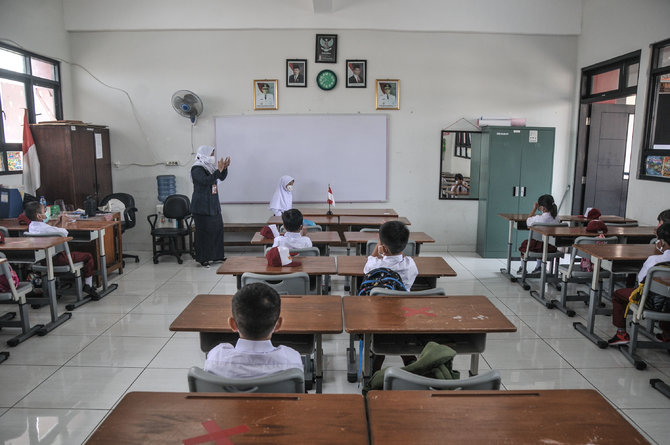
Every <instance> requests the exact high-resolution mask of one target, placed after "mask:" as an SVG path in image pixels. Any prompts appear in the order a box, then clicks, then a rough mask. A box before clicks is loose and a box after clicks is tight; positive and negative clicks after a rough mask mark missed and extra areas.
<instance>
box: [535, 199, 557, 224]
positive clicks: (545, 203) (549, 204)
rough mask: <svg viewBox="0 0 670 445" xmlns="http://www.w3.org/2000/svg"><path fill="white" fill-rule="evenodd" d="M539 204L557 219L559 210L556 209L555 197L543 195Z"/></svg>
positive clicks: (538, 201)
mask: <svg viewBox="0 0 670 445" xmlns="http://www.w3.org/2000/svg"><path fill="white" fill-rule="evenodd" d="M537 203H538V204H539V205H541V206H542V207H544V208H545V209H547V210H549V213H551V217H552V218H556V215H558V208H557V207H556V203H555V202H554V197H553V196H551V195H542V196H540V197H539V198H538V200H537Z"/></svg>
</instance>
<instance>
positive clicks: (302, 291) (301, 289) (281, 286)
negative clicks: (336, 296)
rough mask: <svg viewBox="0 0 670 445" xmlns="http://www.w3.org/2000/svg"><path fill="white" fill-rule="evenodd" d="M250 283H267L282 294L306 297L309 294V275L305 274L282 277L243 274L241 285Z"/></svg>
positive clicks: (296, 273) (291, 274)
mask: <svg viewBox="0 0 670 445" xmlns="http://www.w3.org/2000/svg"><path fill="white" fill-rule="evenodd" d="M250 283H265V284H267V285H268V286H270V287H272V288H274V289H275V290H276V291H277V292H279V293H280V294H290V295H306V294H308V293H309V275H307V273H305V272H295V273H289V274H281V275H267V274H259V273H251V272H245V273H243V274H242V279H241V285H242V286H246V285H247V284H250Z"/></svg>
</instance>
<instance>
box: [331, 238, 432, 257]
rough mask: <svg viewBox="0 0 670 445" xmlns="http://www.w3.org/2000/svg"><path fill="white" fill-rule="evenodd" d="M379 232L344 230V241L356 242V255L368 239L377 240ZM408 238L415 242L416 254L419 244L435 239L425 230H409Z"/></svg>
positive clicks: (360, 252) (348, 242)
mask: <svg viewBox="0 0 670 445" xmlns="http://www.w3.org/2000/svg"><path fill="white" fill-rule="evenodd" d="M378 239H379V233H375V232H344V242H346V243H347V244H356V255H361V254H362V247H363V246H364V245H366V244H367V242H368V241H377V240H378ZM409 239H410V240H411V241H414V242H415V243H416V254H417V255H418V254H419V251H420V246H421V244H423V243H434V242H435V240H434V239H433V238H431V237H430V236H428V234H426V233H425V232H410V233H409Z"/></svg>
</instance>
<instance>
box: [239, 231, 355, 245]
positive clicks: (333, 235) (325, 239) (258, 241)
mask: <svg viewBox="0 0 670 445" xmlns="http://www.w3.org/2000/svg"><path fill="white" fill-rule="evenodd" d="M305 236H306V237H308V238H309V239H311V240H312V244H313V245H329V244H338V243H340V242H342V239H341V238H340V234H339V233H338V232H317V231H314V232H307V233H306V234H305ZM273 242H274V240H273V239H271V238H265V237H264V236H263V235H261V233H260V232H256V233H255V234H254V237H253V238H251V244H253V245H272V243H273Z"/></svg>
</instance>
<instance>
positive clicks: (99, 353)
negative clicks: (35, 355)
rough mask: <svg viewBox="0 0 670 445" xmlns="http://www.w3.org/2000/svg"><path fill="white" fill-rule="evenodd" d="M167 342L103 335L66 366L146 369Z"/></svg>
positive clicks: (150, 338) (153, 338)
mask: <svg viewBox="0 0 670 445" xmlns="http://www.w3.org/2000/svg"><path fill="white" fill-rule="evenodd" d="M166 342H167V339H166V338H156V337H147V338H143V339H142V341H137V339H136V338H134V337H115V336H111V335H102V336H100V337H98V338H97V339H96V340H95V341H94V342H93V343H91V344H90V345H88V346H87V347H86V348H85V349H84V350H83V351H81V352H80V353H79V354H77V355H75V356H74V357H73V358H72V359H71V360H70V361H69V362H67V364H66V366H112V367H126V368H144V367H146V366H147V365H148V364H149V362H151V360H153V358H154V357H155V356H156V354H157V353H158V351H159V350H160V349H161V348H162V347H163V346H164V345H165V343H166Z"/></svg>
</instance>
